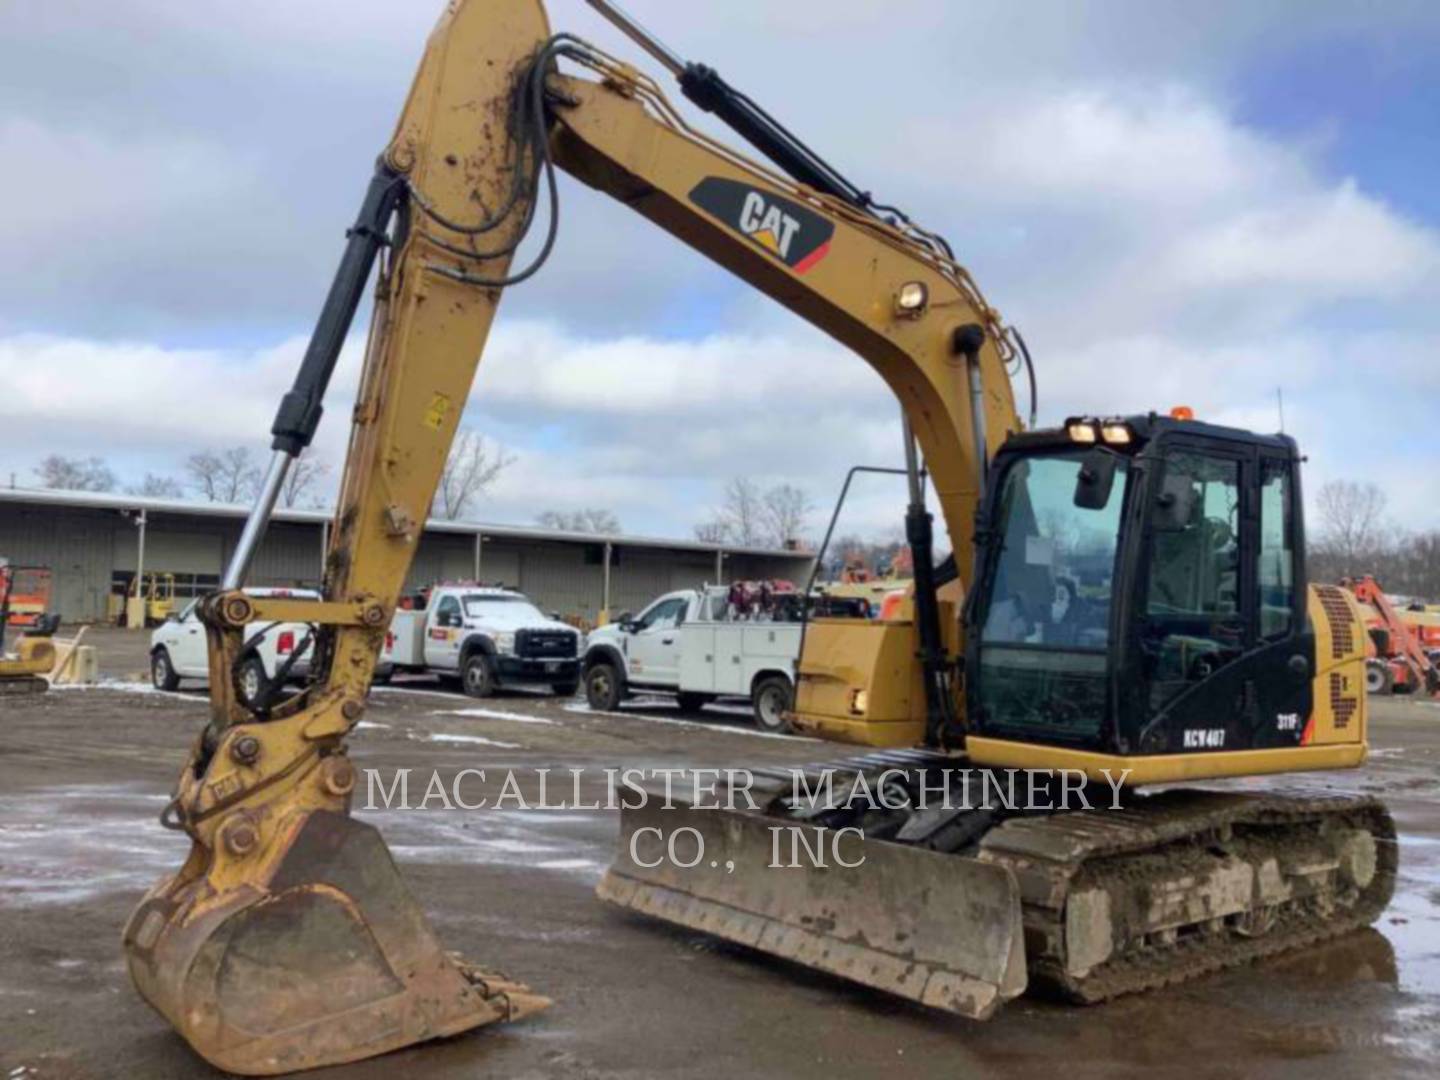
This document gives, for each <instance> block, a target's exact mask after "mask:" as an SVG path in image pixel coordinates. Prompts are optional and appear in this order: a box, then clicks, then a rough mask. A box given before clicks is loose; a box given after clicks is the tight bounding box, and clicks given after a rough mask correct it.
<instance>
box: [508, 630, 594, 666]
mask: <svg viewBox="0 0 1440 1080" xmlns="http://www.w3.org/2000/svg"><path fill="white" fill-rule="evenodd" d="M579 642H580V635H578V634H577V633H575V631H573V630H517V631H515V655H516V656H525V657H540V658H543V659H547V660H550V659H563V660H571V659H574V657H575V655H576V653H577V652H578V651H579Z"/></svg>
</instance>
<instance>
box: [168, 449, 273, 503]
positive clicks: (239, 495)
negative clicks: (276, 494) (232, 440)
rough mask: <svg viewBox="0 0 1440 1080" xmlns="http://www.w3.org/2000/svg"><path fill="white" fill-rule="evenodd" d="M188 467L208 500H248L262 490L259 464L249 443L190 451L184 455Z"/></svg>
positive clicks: (236, 501)
mask: <svg viewBox="0 0 1440 1080" xmlns="http://www.w3.org/2000/svg"><path fill="white" fill-rule="evenodd" d="M185 471H186V472H187V473H189V474H190V484H191V486H192V487H193V488H194V489H195V490H196V491H198V492H199V493H200V494H201V495H203V496H204V497H205V499H206V501H207V502H218V503H238V502H247V501H248V500H250V499H253V498H254V497H255V494H256V492H258V491H259V490H260V467H259V466H258V465H256V464H255V461H254V459H253V458H252V457H251V455H250V448H249V447H247V446H234V447H231V448H230V449H229V450H220V451H215V450H201V451H200V452H199V453H196V454H191V455H190V456H189V457H188V458H186V459H185Z"/></svg>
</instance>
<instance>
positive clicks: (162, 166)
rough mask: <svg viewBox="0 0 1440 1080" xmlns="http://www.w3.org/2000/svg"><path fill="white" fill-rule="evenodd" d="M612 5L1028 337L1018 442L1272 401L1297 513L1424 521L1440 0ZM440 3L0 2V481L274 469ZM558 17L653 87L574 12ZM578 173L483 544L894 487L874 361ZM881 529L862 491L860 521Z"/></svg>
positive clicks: (485, 370)
mask: <svg viewBox="0 0 1440 1080" xmlns="http://www.w3.org/2000/svg"><path fill="white" fill-rule="evenodd" d="M627 6H628V7H629V9H630V10H631V11H632V12H633V13H634V14H635V15H636V16H637V17H639V18H640V19H641V20H642V21H643V22H645V23H646V24H647V25H648V26H650V28H651V29H653V30H654V31H656V32H657V33H659V34H660V35H661V36H662V37H664V38H665V39H666V40H667V42H668V43H669V44H670V45H671V47H672V48H673V49H675V50H676V51H677V52H679V53H681V54H682V55H685V56H687V57H688V58H692V59H697V60H704V61H706V62H709V63H711V64H712V65H714V66H716V67H718V68H719V69H720V70H721V71H722V72H723V73H724V74H725V75H726V76H727V78H729V79H730V81H731V82H733V83H735V84H736V85H738V86H740V87H742V88H744V89H745V90H746V91H747V92H748V93H750V94H751V95H752V96H753V97H756V98H757V99H758V100H760V101H761V102H762V103H763V104H765V105H766V107H767V108H769V109H770V111H772V112H774V113H776V114H777V115H779V116H780V117H781V118H782V119H783V120H784V121H785V122H786V123H787V124H789V125H790V126H791V127H792V128H794V129H795V130H796V131H798V132H799V133H800V134H801V135H802V136H803V137H804V138H805V139H806V140H807V141H809V142H810V143H811V144H812V145H814V146H816V147H817V148H819V149H820V150H821V151H822V152H823V153H824V154H825V155H826V156H827V157H829V158H830V159H831V160H832V161H833V162H835V163H836V164H837V165H839V166H840V167H841V168H842V169H844V170H845V171H846V172H847V173H849V174H850V175H852V176H853V177H854V178H855V179H856V180H857V181H858V182H859V183H860V184H861V185H862V186H863V187H866V188H868V189H870V190H873V191H874V192H876V193H877V195H881V196H883V197H884V198H885V200H886V201H890V202H895V203H898V204H900V205H902V206H904V207H906V208H907V209H909V210H910V211H911V212H912V214H913V215H914V216H915V217H916V218H917V219H919V220H920V221H922V222H923V223H925V224H926V225H928V226H930V227H932V228H935V229H937V230H939V231H941V232H943V233H944V234H945V235H946V236H948V237H949V239H950V240H951V242H952V243H953V244H954V246H955V248H956V251H957V253H958V254H959V256H960V258H961V260H962V261H963V262H964V263H966V264H967V265H968V266H969V267H970V269H971V270H972V272H973V273H974V274H975V276H976V278H977V279H978V280H979V282H980V283H981V285H982V287H983V288H984V289H985V291H986V294H987V296H988V298H989V299H990V301H991V302H992V303H993V304H995V305H996V306H997V307H999V308H1000V310H1001V311H1002V312H1003V313H1004V315H1005V316H1006V317H1007V318H1008V319H1010V320H1012V321H1014V322H1015V323H1017V324H1018V325H1019V326H1020V327H1021V328H1022V329H1023V331H1024V332H1025V334H1026V337H1027V339H1028V341H1029V343H1030V345H1031V348H1032V350H1033V352H1034V353H1035V357H1036V363H1037V366H1038V369H1039V378H1040V394H1041V419H1042V421H1050V422H1053V421H1058V420H1060V419H1062V418H1063V417H1064V416H1066V415H1067V414H1069V413H1074V412H1083V411H1096V412H1105V413H1114V412H1128V411H1141V410H1147V409H1150V408H1157V409H1167V408H1168V407H1170V406H1171V405H1173V404H1177V403H1185V404H1189V405H1191V406H1193V407H1194V408H1195V410H1196V412H1197V413H1198V414H1199V415H1200V416H1202V417H1203V418H1207V419H1214V420H1217V421H1220V422H1228V423H1238V424H1242V425H1246V426H1251V427H1256V428H1260V429H1263V430H1275V429H1276V427H1277V426H1278V417H1277V409H1276V393H1275V392H1276V388H1277V387H1283V390H1284V402H1285V421H1286V426H1287V429H1288V430H1289V431H1291V432H1292V433H1293V434H1295V435H1296V436H1297V437H1298V438H1299V439H1300V440H1301V443H1302V446H1303V447H1304V448H1305V449H1306V451H1307V452H1308V454H1309V455H1310V465H1309V472H1308V475H1307V484H1308V487H1309V489H1310V491H1312V492H1313V491H1314V490H1315V489H1316V488H1317V487H1318V486H1319V485H1320V484H1321V483H1323V482H1324V481H1326V480H1329V479H1333V478H1337V477H1338V478H1357V479H1372V478H1373V479H1375V480H1377V481H1378V482H1380V483H1381V484H1382V485H1383V487H1384V488H1385V490H1386V491H1387V493H1388V495H1389V500H1390V508H1391V512H1392V514H1393V515H1394V517H1395V518H1396V519H1397V521H1399V522H1400V523H1402V524H1404V525H1406V526H1408V527H1413V528H1429V527H1440V455H1437V453H1436V451H1435V448H1434V439H1435V434H1436V427H1437V425H1436V413H1437V408H1436V406H1437V391H1440V285H1437V281H1440V231H1437V226H1440V184H1437V183H1436V182H1435V176H1436V170H1437V166H1440V125H1437V123H1436V121H1435V118H1436V117H1437V116H1440V5H1437V4H1434V3H1430V2H1426V0H1415V2H1407V0H1388V2H1378V3H1359V2H1353V0H1352V2H1345V3H1340V2H1333V3H1332V2H1326V0H1312V2H1310V3H1307V4H1305V5H1303V11H1302V10H1301V6H1298V5H1296V4H1294V3H1290V2H1284V0H1278V2H1269V0H1242V2H1228V0H1216V2H1211V3H1207V4H1203V5H1197V4H1194V3H1189V2H1161V0H1096V2H1084V0H1070V2H1044V0H1030V2H1027V3H1014V2H1012V0H973V2H972V0H903V2H901V3H895V2H894V0H790V2H787V3H785V4H775V3H770V2H765V0H726V2H725V3H718V2H717V3H700V2H696V3H689V4H684V5H678V4H673V3H664V2H662V0H629V3H628V5H627ZM439 7H440V3H439V0H434V2H431V3H427V2H423V0H305V2H296V0H249V2H247V3H244V4H233V3H227V4H218V3H200V4H197V3H194V2H193V0H127V2H126V3H124V4H102V3H99V2H95V0H4V2H3V3H0V161H3V162H4V163H5V167H4V169H3V170H0V204H3V206H4V207H5V212H4V214H3V216H0V253H3V256H4V258H3V263H0V435H3V438H0V477H3V479H4V480H5V481H6V482H8V480H9V477H10V476H11V475H12V474H13V475H14V476H15V478H16V481H17V482H18V483H21V484H24V483H26V482H33V472H32V469H33V466H34V464H35V462H36V461H37V460H38V458H39V457H40V456H41V455H42V454H43V453H45V452H48V451H52V450H53V451H59V452H62V453H67V454H77V455H91V454H94V455H99V456H102V457H104V458H106V459H107V460H108V461H109V462H110V464H111V465H112V466H113V467H114V468H115V470H116V471H117V472H118V473H120V474H121V476H122V478H123V479H124V480H126V481H135V480H138V479H139V478H140V476H141V475H143V474H144V473H145V472H146V471H150V472H159V473H167V472H168V473H177V472H178V471H179V469H178V466H179V462H180V461H181V460H182V459H183V458H184V456H185V455H186V454H187V453H189V452H191V451H193V450H195V449H197V448H201V447H206V446H229V445H236V444H241V443H245V444H251V445H253V446H254V447H255V448H256V449H257V450H261V449H263V447H264V445H265V442H266V437H265V433H266V432H267V430H268V427H269V423H270V419H271V417H272V414H273V411H274V406H275V402H276V401H277V400H278V397H279V395H280V394H281V393H282V392H283V390H284V389H285V388H286V386H287V385H288V383H289V381H290V378H291V376H292V374H293V369H294V366H295V364H296V362H297V361H298V358H299V356H300V353H301V352H302V351H303V348H304V342H305V337H306V335H307V333H308V331H309V328H310V325H311V323H312V321H313V318H314V314H315V312H316V310H317V309H318V306H319V303H320V301H321V299H322V297H323V295H324V292H325V290H326V287H327V285H328V281H329V277H330V274H331V271H332V269H333V266H334V262H335V259H336V257H337V255H338V252H339V247H340V244H341V242H342V234H343V232H344V229H345V226H346V225H347V224H348V223H349V222H350V220H351V219H352V217H353V214H354V209H355V206H356V205H357V204H358V200H359V197H360V194H361V192H362V190H363V187H364V184H365V181H366V179H367V177H368V174H369V171H370V167H371V163H372V162H373V160H374V156H375V154H376V152H377V151H378V150H379V149H380V148H381V147H382V146H383V144H384V142H385V140H386V138H387V137H388V134H389V131H390V128H391V126H392V124H393V121H394V117H395V114H396V112H397V111H398V109H399V106H400V103H401V101H402V98H403V95H404V93H405V90H406V88H407V86H408V84H409V80H410V78H411V74H412V71H413V68H414V64H415V62H416V60H417V58H418V56H419V53H420V49H421V46H422V44H423V41H424V38H425V35H426V33H427V32H428V29H429V26H430V24H431V23H432V22H433V19H434V17H435V16H436V14H437V13H438V9H439ZM550 14H551V20H552V23H553V25H554V26H556V27H557V28H563V29H568V30H572V31H573V32H576V33H578V34H580V35H582V36H585V37H588V38H590V39H591V40H593V41H595V42H596V43H597V44H600V45H602V46H603V47H606V48H607V49H610V50H611V51H614V52H618V53H620V54H621V55H624V56H627V57H630V58H634V59H639V58H638V56H637V54H636V50H635V49H634V48H633V47H631V46H629V45H628V43H625V42H624V41H623V40H621V39H619V38H618V37H617V36H616V35H615V34H614V33H613V32H612V31H610V30H609V28H608V27H607V26H606V25H605V24H604V23H602V22H601V21H600V20H599V19H598V17H597V16H595V15H594V13H593V12H591V11H590V9H589V8H587V7H586V6H585V5H584V4H582V3H581V2H580V0H553V2H552V3H551V4H550ZM676 96H677V97H678V93H677V95H676ZM562 183H563V190H562V193H561V198H562V203H563V206H564V216H563V218H562V229H561V232H560V238H559V243H558V245H557V247H556V251H555V254H554V257H553V258H552V259H551V261H550V262H549V264H548V265H547V266H546V267H545V269H544V271H543V272H542V273H541V275H540V276H539V277H538V278H537V279H534V280H532V281H531V282H528V283H526V284H524V285H522V286H520V287H517V288H514V289H512V290H510V291H509V293H508V294H507V296H506V298H505V301H504V304H503V305H502V308H501V316H500V319H499V321H498V323H497V326H496V331H495V334H494V336H493V338H492V346H491V348H490V349H489V350H488V352H487V355H486V357H485V360H484V363H483V365H482V367H481V370H480V374H479V377H478V380H477V383H476V388H475V393H474V395H473V396H472V398H471V402H470V407H469V411H468V415H467V423H469V424H470V425H471V426H473V427H475V428H477V429H479V430H481V431H483V432H484V433H486V434H487V435H489V436H491V437H492V438H495V439H498V440H499V441H500V442H502V443H503V444H504V445H505V446H506V447H507V448H508V449H509V450H510V451H511V452H512V453H513V454H514V455H515V457H516V464H515V465H514V466H513V467H512V468H511V469H510V470H509V471H508V472H507V473H506V474H505V475H504V476H503V478H502V480H501V481H500V482H499V483H498V484H497V486H496V487H495V489H494V490H493V492H492V493H491V495H490V496H489V498H488V499H487V500H486V501H485V502H484V503H483V504H482V505H481V507H480V509H479V516H480V517H482V518H483V519H485V520H489V521H510V522H525V521H529V520H530V519H532V518H533V516H534V515H535V514H536V513H537V512H538V511H540V510H544V509H550V508H559V509H568V508H576V507H580V506H601V507H606V508H609V509H611V510H613V511H614V512H615V513H616V514H617V515H618V516H619V517H620V520H621V522H622V523H623V525H624V526H625V528H626V529H628V530H630V531H634V532H644V533H653V534H662V535H675V536H687V535H689V533H690V530H691V527H692V526H693V524H694V523H695V522H696V521H697V520H699V519H701V518H703V517H705V516H707V510H708V508H709V507H711V506H713V505H714V504H716V503H717V502H718V501H719V498H720V493H721V489H722V488H723V486H724V484H725V482H726V480H727V479H728V478H730V477H731V476H734V475H737V474H743V475H746V476H750V477H753V478H755V479H756V480H758V481H759V482H761V483H764V484H769V483H780V482H790V483H795V484H799V485H801V486H803V487H804V488H806V489H807V490H808V491H809V492H810V493H811V495H812V497H813V498H814V500H815V502H816V503H817V504H824V505H826V506H828V505H829V503H830V502H831V501H832V500H833V497H834V494H835V492H836V489H837V487H838V484H839V481H840V480H841V478H842V477H843V475H844V472H845V470H846V469H847V468H848V467H849V465H851V464H853V463H860V462H864V463H872V464H895V463H897V462H898V459H899V451H900V447H899V425H898V422H897V420H896V408H895V405H894V404H893V402H892V401H891V400H890V399H889V397H888V394H887V392H886V391H885V390H884V388H883V386H882V385H881V383H880V381H879V379H878V378H877V377H875V376H874V375H873V374H871V373H870V372H869V370H868V369H867V368H866V367H865V366H864V364H863V363H862V362H860V361H858V360H857V359H855V358H854V357H853V356H850V355H848V354H847V353H846V352H844V351H843V350H841V349H840V348H839V347H838V346H836V345H834V344H832V343H831V342H829V340H828V339H826V338H824V337H822V336H821V335H819V334H818V333H816V332H814V331H812V330H810V329H809V328H808V327H806V326H804V325H802V324H799V323H798V322H797V321H796V320H795V319H794V318H793V317H792V316H790V315H789V314H788V313H785V312H783V311H781V310H780V309H778V308H775V307H773V306H771V305H769V304H768V302H767V301H765V300H764V299H763V298H761V297H758V296H756V295H754V294H751V293H749V292H748V291H747V289H746V288H745V287H744V286H743V285H741V284H740V283H739V282H738V281H736V280H735V279H732V278H731V277H729V276H728V275H727V274H726V273H725V272H723V271H721V270H719V269H717V268H715V267H713V266H711V265H710V264H709V263H707V262H706V261H705V260H703V259H702V258H701V257H700V256H698V255H696V254H694V253H693V252H691V251H689V250H688V249H686V248H683V247H681V246H680V245H679V244H678V243H676V242H674V241H672V240H670V239H668V238H667V237H666V236H664V235H663V234H661V233H659V232H658V231H657V230H654V229H652V228H651V227H650V226H649V225H648V224H646V223H645V222H644V221H642V220H641V219H639V218H637V217H634V216H633V215H631V214H630V213H629V212H628V211H626V210H624V209H623V208H621V207H619V206H616V205H612V204H609V203H607V202H606V201H605V200H603V199H602V198H601V197H599V196H597V195H595V194H593V193H592V192H590V191H588V190H586V189H582V188H581V187H580V186H579V185H578V184H576V183H574V182H570V181H565V180H562ZM362 329H363V328H362ZM355 353H356V350H355V349H354V348H351V349H350V350H349V352H348V357H349V359H348V361H347V366H346V368H345V369H344V370H343V372H342V374H341V376H340V377H338V378H337V380H336V384H335V387H334V388H333V390H332V394H331V409H330V413H329V415H328V417H327V422H326V424H325V425H324V428H323V429H322V433H321V438H320V443H321V447H322V453H323V454H324V455H326V456H328V457H329V458H330V459H331V460H332V461H337V462H338V459H339V456H340V451H341V448H342V447H343V441H344V434H345V433H344V431H343V430H342V427H341V424H340V418H342V417H343V416H344V415H345V412H346V405H347V404H348V402H346V401H345V400H344V399H345V398H346V397H347V396H348V395H349V394H351V393H352V392H353V388H354V375H355V372H354V360H355ZM900 503H901V492H900V490H899V485H898V484H896V485H894V486H886V485H885V484H884V483H878V484H877V486H876V487H875V489H874V490H871V491H866V492H864V493H862V498H861V499H860V500H859V501H858V502H857V504H856V507H855V510H854V512H853V514H852V515H849V517H850V522H849V523H850V524H853V525H854V526H856V527H860V526H864V527H868V528H874V529H879V528H882V527H884V526H886V525H889V524H890V523H891V522H898V515H899V513H900V509H901V506H900ZM820 524H821V521H820V515H819V514H817V515H816V519H815V528H816V529H817V530H818V528H819V526H820Z"/></svg>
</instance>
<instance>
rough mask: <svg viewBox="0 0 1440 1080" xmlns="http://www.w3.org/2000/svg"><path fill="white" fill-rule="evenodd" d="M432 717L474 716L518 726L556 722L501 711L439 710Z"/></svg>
mask: <svg viewBox="0 0 1440 1080" xmlns="http://www.w3.org/2000/svg"><path fill="white" fill-rule="evenodd" d="M430 715H431V716H474V717H479V718H480V719H482V720H509V721H511V722H513V723H516V724H553V723H555V721H554V720H550V719H547V718H546V717H543V716H536V715H535V714H534V713H518V712H504V711H503V710H501V709H438V710H436V711H435V712H432V713H431V714H430Z"/></svg>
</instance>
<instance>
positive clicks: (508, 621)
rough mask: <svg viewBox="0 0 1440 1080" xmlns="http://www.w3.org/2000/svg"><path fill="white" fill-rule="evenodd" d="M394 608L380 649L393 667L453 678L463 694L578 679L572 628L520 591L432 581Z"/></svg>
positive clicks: (569, 692) (563, 686) (569, 690)
mask: <svg viewBox="0 0 1440 1080" xmlns="http://www.w3.org/2000/svg"><path fill="white" fill-rule="evenodd" d="M410 603H411V606H410V607H409V608H404V607H402V608H401V609H400V610H398V611H396V612H395V619H394V621H393V622H391V624H390V637H389V639H388V640H387V650H386V651H387V655H388V656H389V657H390V659H391V661H392V663H393V664H394V669H395V670H396V671H402V672H403V671H413V672H430V673H432V674H435V675H439V676H440V677H441V678H442V679H446V680H453V679H458V680H459V682H460V686H461V687H462V688H463V689H464V691H465V693H467V694H469V695H470V696H471V697H489V696H490V695H491V694H493V693H494V692H495V690H496V689H498V688H499V687H502V686H516V685H528V686H548V687H550V688H551V689H552V690H553V691H554V692H555V693H556V694H557V695H559V696H561V697H573V696H574V694H575V691H576V690H578V689H579V687H580V633H579V631H578V630H576V629H575V628H574V627H572V626H569V625H567V624H565V623H563V622H560V621H559V620H557V619H554V618H551V617H549V616H546V615H544V614H542V613H541V611H540V609H539V608H537V607H536V606H535V605H534V604H532V603H531V602H530V601H529V599H527V598H526V597H525V596H524V594H522V593H519V592H516V591H514V590H513V589H503V588H498V587H494V586H481V585H466V584H458V585H437V586H435V588H433V589H431V590H429V592H428V594H422V595H421V596H420V597H417V598H415V599H414V600H411V601H410Z"/></svg>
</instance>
